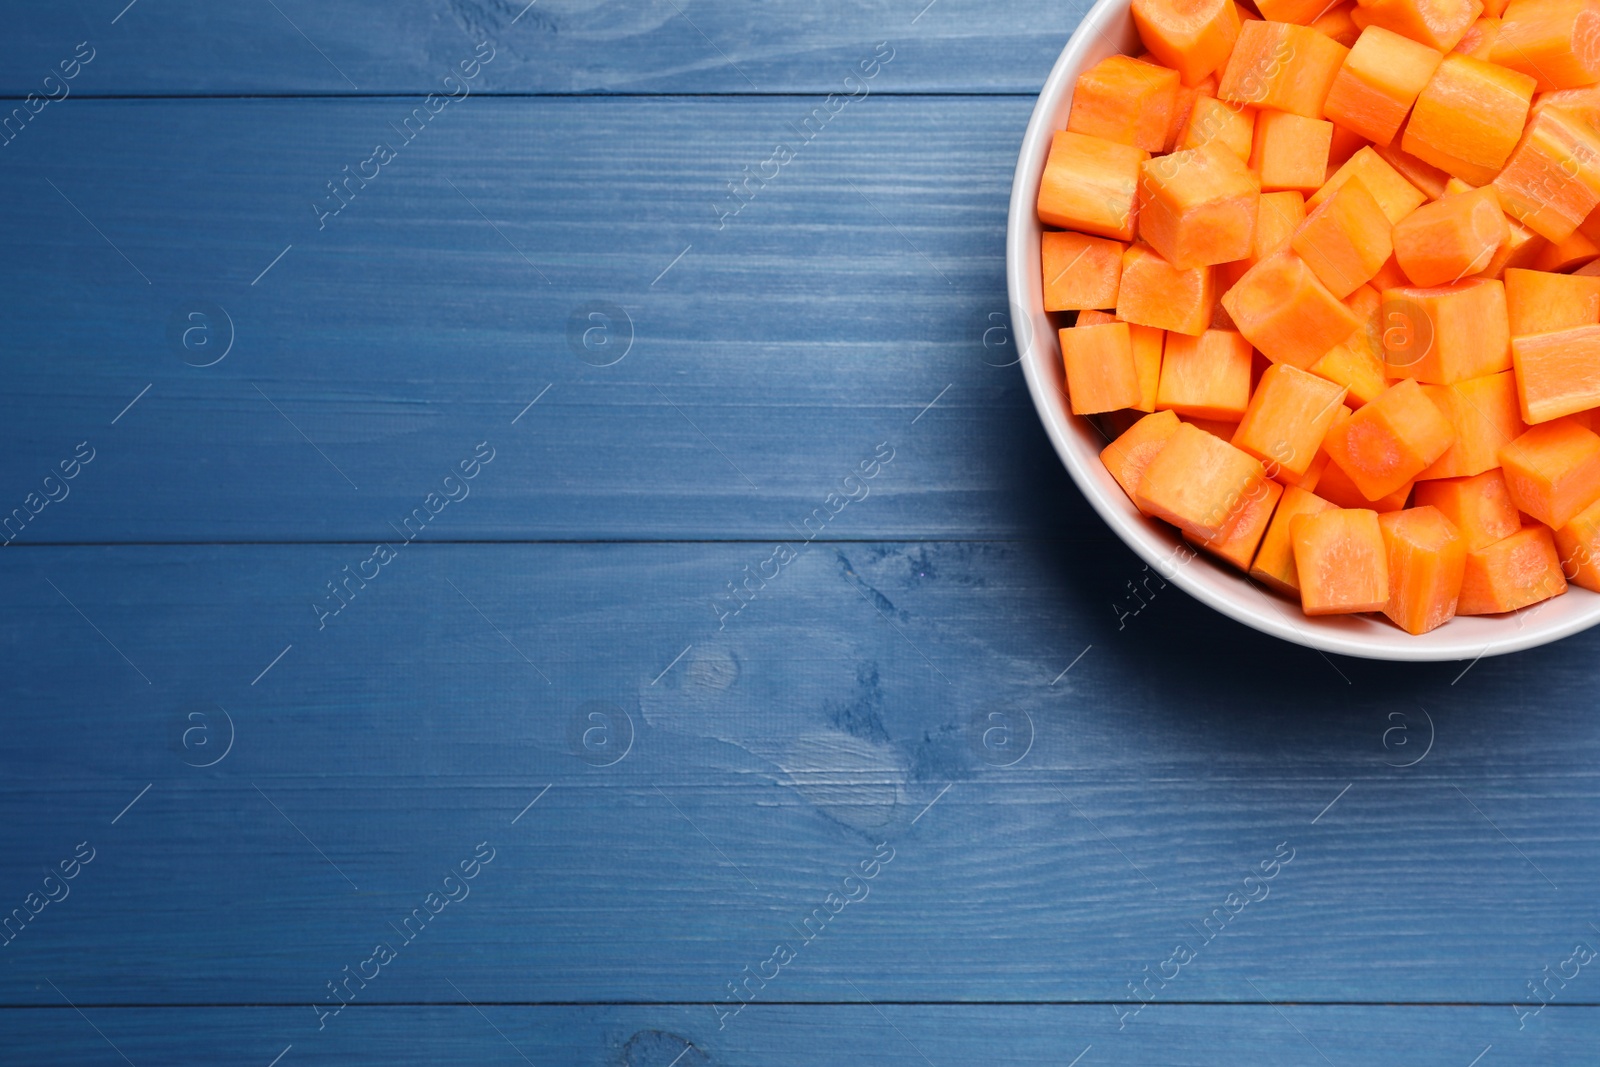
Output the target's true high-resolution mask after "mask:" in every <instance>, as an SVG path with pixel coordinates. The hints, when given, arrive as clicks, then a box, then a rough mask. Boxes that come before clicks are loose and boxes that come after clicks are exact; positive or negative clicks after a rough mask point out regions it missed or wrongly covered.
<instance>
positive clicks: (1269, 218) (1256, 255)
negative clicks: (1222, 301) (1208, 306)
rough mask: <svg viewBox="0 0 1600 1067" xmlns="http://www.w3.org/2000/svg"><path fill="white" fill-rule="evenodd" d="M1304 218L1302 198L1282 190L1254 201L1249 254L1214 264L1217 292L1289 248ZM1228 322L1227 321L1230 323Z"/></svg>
mask: <svg viewBox="0 0 1600 1067" xmlns="http://www.w3.org/2000/svg"><path fill="white" fill-rule="evenodd" d="M1305 219H1306V198H1305V197H1304V196H1301V195H1300V194H1299V193H1297V192H1295V191H1293V190H1292V189H1291V190H1286V191H1284V192H1281V193H1262V194H1261V198H1260V199H1259V200H1258V201H1257V202H1256V229H1255V234H1254V236H1253V237H1252V238H1251V239H1250V254H1249V255H1247V256H1245V257H1244V258H1243V259H1236V260H1234V261H1233V262H1231V263H1220V264H1218V265H1217V292H1218V294H1219V295H1220V294H1221V293H1225V292H1227V291H1228V290H1229V289H1231V288H1233V286H1234V284H1235V283H1236V282H1238V280H1239V279H1240V278H1242V277H1244V273H1245V271H1247V270H1249V269H1250V268H1251V267H1253V266H1255V265H1256V264H1257V263H1260V262H1261V261H1262V260H1263V259H1266V258H1267V257H1268V256H1270V255H1272V254H1273V253H1274V252H1281V251H1283V250H1284V249H1286V248H1288V247H1289V241H1290V240H1291V239H1292V238H1293V237H1294V231H1295V230H1297V229H1299V228H1300V224H1301V223H1302V222H1304V221H1305ZM1230 322H1231V320H1230Z"/></svg>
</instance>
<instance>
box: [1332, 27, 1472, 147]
mask: <svg viewBox="0 0 1600 1067" xmlns="http://www.w3.org/2000/svg"><path fill="white" fill-rule="evenodd" d="M1443 58H1444V55H1443V54H1442V53H1441V52H1440V51H1439V50H1438V49H1435V48H1429V47H1428V46H1427V45H1425V44H1418V43H1417V42H1416V41H1413V40H1411V39H1410V38H1408V37H1402V36H1400V34H1398V33H1394V32H1393V31H1391V30H1386V29H1384V28H1383V27H1382V26H1368V27H1367V28H1366V29H1364V30H1362V31H1361V36H1360V37H1359V38H1357V39H1356V43H1355V45H1354V46H1353V47H1351V49H1350V54H1349V55H1348V56H1346V57H1345V60H1344V65H1343V66H1342V67H1340V68H1339V74H1338V76H1337V77H1335V78H1334V79H1333V87H1332V88H1330V89H1329V90H1328V98H1327V99H1326V100H1324V101H1323V103H1322V113H1323V114H1324V115H1326V116H1327V117H1328V118H1330V119H1332V120H1333V121H1334V122H1337V123H1338V124H1339V125H1340V126H1343V127H1345V128H1346V129H1349V130H1353V131H1355V132H1356V133H1358V134H1360V135H1361V136H1363V137H1365V138H1366V139H1367V140H1369V141H1374V142H1376V143H1378V144H1384V145H1386V144H1388V143H1389V142H1391V141H1393V140H1394V135H1395V134H1397V133H1399V132H1400V124H1401V123H1402V122H1404V121H1405V119H1406V113H1407V112H1409V111H1410V110H1411V105H1412V104H1413V103H1415V102H1416V99H1417V94H1418V93H1420V92H1422V87H1423V86H1425V85H1427V84H1428V79H1429V78H1431V77H1433V72H1434V69H1435V68H1436V67H1438V65H1439V61H1440V60H1441V59H1443Z"/></svg>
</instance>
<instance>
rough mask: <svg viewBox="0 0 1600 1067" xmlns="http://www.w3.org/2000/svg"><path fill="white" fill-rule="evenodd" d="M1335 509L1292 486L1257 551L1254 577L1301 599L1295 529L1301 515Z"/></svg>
mask: <svg viewBox="0 0 1600 1067" xmlns="http://www.w3.org/2000/svg"><path fill="white" fill-rule="evenodd" d="M1333 508H1334V505H1333V504H1330V503H1328V502H1327V501H1326V500H1324V499H1322V498H1321V497H1319V496H1317V495H1315V494H1314V493H1311V492H1309V491H1307V490H1305V489H1298V488H1296V487H1294V486H1292V485H1291V486H1289V487H1288V488H1286V489H1285V490H1284V491H1283V496H1282V497H1281V498H1280V499H1279V501H1278V508H1277V510H1276V511H1274V512H1273V513H1272V523H1271V524H1270V525H1269V526H1268V527H1267V532H1266V536H1264V537H1262V539H1261V547H1260V548H1258V549H1257V550H1256V558H1255V562H1254V563H1252V564H1251V565H1250V577H1252V578H1254V579H1255V580H1256V581H1258V582H1261V583H1263V584H1265V585H1267V586H1268V587H1270V588H1272V589H1276V590H1277V591H1278V592H1280V593H1286V594H1288V595H1290V596H1294V597H1298V596H1299V595H1300V578H1299V575H1298V574H1297V573H1296V572H1295V567H1294V534H1293V531H1292V529H1291V527H1292V526H1293V525H1294V519H1295V516H1297V515H1315V514H1317V513H1319V512H1323V511H1329V510H1332V509H1333Z"/></svg>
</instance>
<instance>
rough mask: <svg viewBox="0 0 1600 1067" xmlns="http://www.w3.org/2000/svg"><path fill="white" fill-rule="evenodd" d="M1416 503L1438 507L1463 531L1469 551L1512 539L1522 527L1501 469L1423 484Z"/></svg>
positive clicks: (1418, 489)
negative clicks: (1504, 539) (1503, 538)
mask: <svg viewBox="0 0 1600 1067" xmlns="http://www.w3.org/2000/svg"><path fill="white" fill-rule="evenodd" d="M1416 504H1417V506H1418V507H1423V506H1427V507H1433V508H1438V509H1439V511H1440V512H1442V513H1443V514H1444V517H1445V518H1447V519H1449V520H1450V521H1451V523H1453V524H1454V525H1455V528H1456V529H1457V530H1458V531H1460V533H1461V537H1462V540H1463V541H1465V542H1466V547H1467V551H1469V552H1471V551H1474V550H1476V549H1480V548H1483V547H1484V546H1485V545H1492V544H1494V543H1495V542H1496V541H1498V540H1500V539H1501V538H1502V537H1510V536H1511V535H1512V534H1514V533H1516V532H1517V530H1518V529H1519V528H1520V527H1521V526H1522V520H1521V518H1520V517H1519V516H1518V515H1517V505H1516V504H1514V503H1512V502H1511V494H1510V493H1509V492H1508V491H1507V490H1506V480H1505V476H1504V475H1503V474H1501V472H1500V469H1499V468H1498V467H1496V468H1495V469H1493V470H1487V471H1484V472H1483V473H1482V474H1476V475H1473V476H1472V477H1470V478H1440V479H1439V480H1437V481H1432V482H1421V483H1419V484H1418V485H1417V499H1416Z"/></svg>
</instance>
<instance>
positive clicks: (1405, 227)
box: [1394, 188, 1511, 285]
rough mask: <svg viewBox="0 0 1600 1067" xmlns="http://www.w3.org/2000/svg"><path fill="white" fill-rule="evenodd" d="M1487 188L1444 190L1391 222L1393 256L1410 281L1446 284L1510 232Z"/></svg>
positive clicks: (1483, 262) (1478, 265)
mask: <svg viewBox="0 0 1600 1067" xmlns="http://www.w3.org/2000/svg"><path fill="white" fill-rule="evenodd" d="M1510 234H1511V231H1510V230H1509V229H1508V228H1507V227H1506V216H1505V213H1504V212H1502V211H1501V210H1500V200H1499V198H1498V197H1496V196H1495V193H1494V190H1493V189H1488V188H1485V189H1474V190H1472V191H1471V192H1469V193H1457V194H1455V195H1453V196H1444V197H1441V198H1439V199H1438V200H1435V201H1434V202H1433V203H1431V204H1424V205H1422V206H1421V207H1419V208H1417V210H1415V211H1413V212H1412V213H1411V214H1409V215H1407V216H1406V217H1405V218H1403V219H1401V220H1400V221H1399V222H1398V223H1396V224H1395V227H1394V258H1395V260H1396V261H1397V262H1398V263H1399V264H1400V268H1401V269H1402V270H1404V271H1405V272H1406V277H1408V278H1410V279H1411V284H1413V285H1449V284H1450V283H1452V282H1458V281H1460V280H1461V279H1462V278H1465V277H1467V276H1469V275H1473V274H1476V273H1478V272H1479V271H1481V270H1484V269H1485V268H1487V267H1488V266H1489V261H1490V260H1491V259H1493V258H1494V254H1495V252H1496V251H1497V250H1498V249H1499V248H1500V245H1501V244H1502V243H1503V242H1504V241H1505V240H1506V239H1507V238H1508V237H1509V236H1510Z"/></svg>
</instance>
